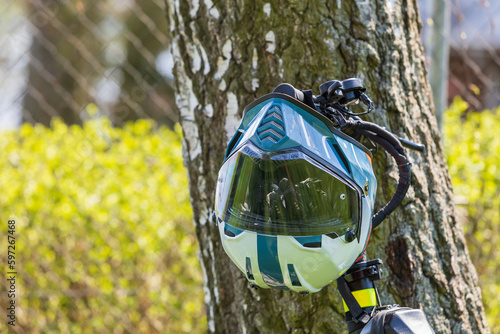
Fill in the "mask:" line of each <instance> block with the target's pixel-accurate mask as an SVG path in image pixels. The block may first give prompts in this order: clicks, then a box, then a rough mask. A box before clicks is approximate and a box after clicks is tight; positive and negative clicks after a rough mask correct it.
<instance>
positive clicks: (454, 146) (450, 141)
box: [443, 99, 500, 333]
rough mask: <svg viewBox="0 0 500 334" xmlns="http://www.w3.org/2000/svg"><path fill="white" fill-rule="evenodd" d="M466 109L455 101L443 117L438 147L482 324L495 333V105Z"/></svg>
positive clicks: (498, 204) (498, 149) (499, 161)
mask: <svg viewBox="0 0 500 334" xmlns="http://www.w3.org/2000/svg"><path fill="white" fill-rule="evenodd" d="M466 109H467V103H466V102H464V101H462V100H460V99H457V100H455V101H454V103H453V104H452V106H451V107H450V109H449V110H448V111H447V112H446V114H445V115H444V127H443V132H444V136H445V138H444V145H445V151H446V154H447V160H448V165H449V168H450V174H451V178H452V183H453V188H454V193H455V199H456V200H455V202H456V203H457V211H458V213H459V215H461V216H462V218H463V219H462V220H463V222H464V229H465V236H466V239H467V244H468V248H469V253H470V255H471V259H472V262H473V263H474V265H475V266H476V269H477V272H478V276H479V283H480V286H481V288H482V292H483V301H484V307H485V311H486V316H487V318H488V323H489V325H490V327H491V332H492V333H500V275H499V273H500V269H499V268H500V249H499V248H500V133H499V132H500V108H498V109H497V110H496V111H493V110H492V111H488V110H486V111H483V112H481V113H473V112H469V113H465V112H466Z"/></svg>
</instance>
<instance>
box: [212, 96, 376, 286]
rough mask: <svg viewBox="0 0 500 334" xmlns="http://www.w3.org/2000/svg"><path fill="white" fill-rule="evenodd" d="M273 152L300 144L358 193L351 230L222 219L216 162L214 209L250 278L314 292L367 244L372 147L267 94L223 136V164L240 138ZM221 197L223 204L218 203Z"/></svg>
mask: <svg viewBox="0 0 500 334" xmlns="http://www.w3.org/2000/svg"><path fill="white" fill-rule="evenodd" d="M249 144H251V145H253V146H255V147H257V148H259V149H260V150H261V151H263V152H268V153H269V154H277V153H279V152H283V151H286V150H299V151H301V152H303V153H304V154H306V155H307V156H308V157H311V158H312V159H314V161H316V162H318V163H319V164H320V165H322V166H323V167H324V169H325V170H328V171H329V172H330V173H332V174H333V175H335V176H336V177H337V178H339V179H342V180H343V182H345V183H346V184H349V185H350V186H351V187H353V188H355V189H356V190H357V192H358V193H359V208H360V215H359V226H358V228H357V232H356V237H355V238H354V239H352V236H351V238H348V236H347V235H345V236H344V235H342V236H338V237H331V235H327V234H319V235H307V236H303V235H301V236H298V235H297V236H296V235H279V234H278V235H271V234H265V233H261V232H255V231H251V230H248V229H242V228H238V227H236V226H232V225H230V224H228V223H227V222H225V221H224V217H223V213H222V209H221V208H222V207H223V203H224V202H225V201H226V200H227V199H226V198H224V196H226V195H227V192H225V191H224V190H223V189H221V188H223V186H222V184H223V180H224V179H226V178H228V177H231V178H234V175H231V176H229V175H226V174H227V173H229V172H227V168H224V166H223V168H221V171H220V172H219V178H218V180H219V182H218V184H217V191H216V211H215V213H216V216H217V221H218V227H219V232H220V236H221V240H222V244H223V247H224V250H225V251H226V253H227V254H228V255H229V257H230V258H231V260H232V261H233V262H234V263H235V264H236V265H237V266H238V268H239V269H240V270H241V271H242V272H243V273H244V274H245V275H246V277H247V279H248V280H249V281H250V282H253V283H255V284H256V285H258V286H260V287H263V288H278V289H284V290H294V291H310V292H316V291H319V290H320V289H321V288H323V287H324V286H325V285H327V284H329V283H330V282H332V281H333V280H335V279H337V278H338V277H339V276H341V275H342V274H343V273H344V272H345V271H347V269H349V268H350V267H351V265H352V264H353V263H354V262H355V261H356V259H357V258H358V257H359V256H361V255H362V253H363V252H364V250H365V248H366V244H367V242H368V239H369V235H370V231H371V218H372V213H373V205H374V201H375V193H376V179H375V176H374V173H373V169H372V165H371V155H370V152H369V151H368V150H367V149H366V148H365V147H364V146H363V145H361V144H360V143H359V142H357V141H355V140H354V139H352V138H351V137H349V136H347V135H346V134H344V133H342V132H341V131H339V130H338V129H336V128H335V127H334V125H333V123H332V122H331V121H330V120H328V119H327V118H326V117H324V116H323V115H321V114H320V113H318V112H317V111H315V110H313V109H311V108H310V107H308V106H307V105H305V104H303V103H301V102H300V101H298V100H295V99H293V98H291V97H289V96H288V95H284V94H279V93H273V94H269V95H266V96H264V97H262V98H260V99H258V100H256V101H254V102H253V103H251V104H250V105H249V106H248V107H247V108H245V111H244V117H243V119H242V121H241V124H240V126H239V128H238V130H237V132H236V134H235V135H234V137H233V138H232V139H231V141H230V142H229V145H228V148H227V151H226V159H225V163H226V162H227V161H228V158H229V157H231V156H232V155H233V154H239V153H241V152H240V151H241V149H242V148H244V147H245V145H249ZM221 204H222V205H221Z"/></svg>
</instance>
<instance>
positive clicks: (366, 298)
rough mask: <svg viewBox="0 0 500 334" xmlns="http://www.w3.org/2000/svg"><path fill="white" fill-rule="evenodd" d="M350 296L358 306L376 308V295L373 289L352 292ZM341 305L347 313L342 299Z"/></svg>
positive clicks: (347, 309) (347, 308)
mask: <svg viewBox="0 0 500 334" xmlns="http://www.w3.org/2000/svg"><path fill="white" fill-rule="evenodd" d="M352 295H353V296H354V298H356V300H357V301H358V303H359V306H361V307H362V308H363V307H370V306H377V294H376V293H375V289H364V290H357V291H353V292H352ZM342 303H343V304H344V312H348V311H349V307H347V305H346V304H345V301H344V299H342Z"/></svg>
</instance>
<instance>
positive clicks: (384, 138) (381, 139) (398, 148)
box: [342, 119, 411, 229]
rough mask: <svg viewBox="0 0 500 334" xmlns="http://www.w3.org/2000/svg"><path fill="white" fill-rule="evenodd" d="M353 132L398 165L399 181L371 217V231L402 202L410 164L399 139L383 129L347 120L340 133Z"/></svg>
mask: <svg viewBox="0 0 500 334" xmlns="http://www.w3.org/2000/svg"><path fill="white" fill-rule="evenodd" d="M348 129H351V130H354V131H355V132H358V133H360V134H362V135H364V136H366V137H368V138H369V139H370V140H373V141H374V142H376V143H378V144H380V146H382V147H383V148H384V149H385V150H386V151H387V153H389V154H390V155H391V156H392V157H393V158H394V160H395V161H396V163H397V165H398V171H399V180H398V185H397V188H396V192H395V193H394V195H393V196H392V198H391V200H390V201H389V202H388V203H387V204H386V205H385V206H384V207H383V208H382V209H380V210H379V211H378V212H377V213H376V214H375V215H373V217H372V229H374V228H375V227H377V226H379V225H380V223H382V221H383V220H384V219H385V218H387V217H388V216H389V215H390V214H391V213H392V212H393V211H394V210H395V209H396V208H397V207H398V206H399V205H400V204H401V203H402V202H403V199H404V197H405V195H406V192H407V191H408V189H409V187H410V179H411V168H410V166H411V163H410V162H409V160H408V157H407V156H406V152H405V149H404V148H403V146H402V145H401V142H400V141H399V139H398V138H397V137H396V136H394V135H393V134H392V133H390V132H389V131H387V130H385V129H384V128H382V127H380V126H378V125H376V124H374V123H370V122H365V121H361V120H351V119H348V120H347V122H346V124H345V125H344V126H343V127H342V131H345V130H348Z"/></svg>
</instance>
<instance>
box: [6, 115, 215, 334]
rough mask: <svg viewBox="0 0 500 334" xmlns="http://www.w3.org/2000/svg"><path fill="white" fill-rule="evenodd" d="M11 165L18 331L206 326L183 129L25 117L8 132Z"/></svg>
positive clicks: (168, 329)
mask: <svg viewBox="0 0 500 334" xmlns="http://www.w3.org/2000/svg"><path fill="white" fill-rule="evenodd" d="M0 170H1V174H0V189H1V192H0V212H1V213H0V215H1V221H2V222H3V223H2V224H0V226H1V227H0V232H1V235H2V239H5V240H2V241H1V243H0V244H1V245H2V247H1V248H2V251H0V263H1V264H2V266H4V265H5V264H6V261H7V260H6V255H7V250H6V249H7V236H6V235H7V234H6V231H7V220H8V219H15V220H16V221H17V231H16V265H17V267H16V269H17V272H18V277H17V279H18V280H17V290H18V294H17V296H18V300H17V305H18V307H17V310H16V311H17V312H16V313H17V322H16V328H17V329H18V330H19V327H21V328H23V329H24V331H26V332H30V333H38V332H54V333H56V332H63V333H67V332H71V333H123V332H128V333H150V332H160V333H167V332H168V333H181V332H188V333H193V332H195V333H196V332H198V333H201V332H204V331H205V330H206V319H205V312H204V307H203V289H202V284H203V283H202V282H203V275H202V273H201V269H200V266H199V263H198V260H197V251H198V246H197V242H196V238H195V233H194V227H193V225H192V221H191V214H192V212H191V208H190V205H189V201H188V192H187V179H186V171H185V168H184V166H183V164H182V157H181V136H180V131H176V132H172V131H170V130H168V129H166V128H164V127H160V128H157V127H156V126H155V125H154V124H153V122H151V121H145V120H141V121H137V122H136V123H133V124H132V123H131V124H127V125H126V126H125V127H124V128H122V129H120V128H113V127H112V126H111V125H110V122H109V120H107V119H105V118H101V119H95V120H91V121H88V122H86V123H85V124H84V126H83V128H82V127H78V126H70V127H68V126H66V125H65V124H63V123H62V122H61V121H60V120H56V121H54V122H53V125H52V128H51V129H48V128H44V127H42V126H35V127H33V126H31V125H28V124H24V125H23V126H22V127H21V128H20V130H19V131H16V132H14V131H12V132H5V133H1V134H0ZM2 272H3V270H2ZM1 281H2V284H5V282H4V281H5V280H4V279H2V280H1ZM7 302H8V300H7V296H6V295H5V294H2V295H1V305H2V309H4V305H7ZM4 313H5V311H4V312H2V314H1V316H2V318H3V320H2V321H0V332H5V330H6V327H7V325H6V321H5V315H4ZM8 327H10V326H8ZM11 329H12V328H11Z"/></svg>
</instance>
